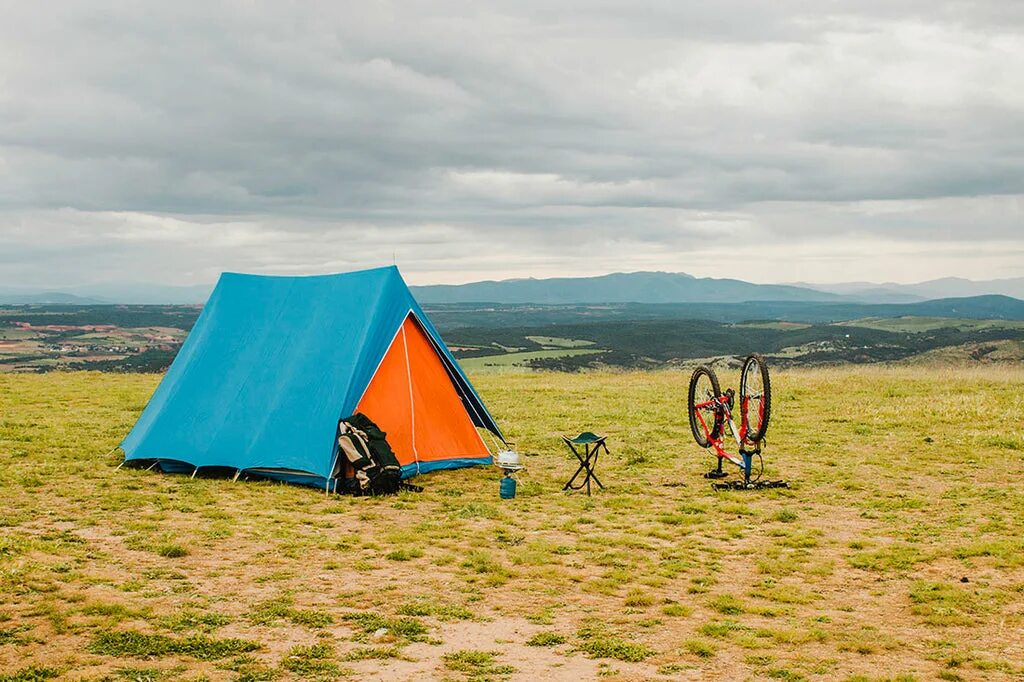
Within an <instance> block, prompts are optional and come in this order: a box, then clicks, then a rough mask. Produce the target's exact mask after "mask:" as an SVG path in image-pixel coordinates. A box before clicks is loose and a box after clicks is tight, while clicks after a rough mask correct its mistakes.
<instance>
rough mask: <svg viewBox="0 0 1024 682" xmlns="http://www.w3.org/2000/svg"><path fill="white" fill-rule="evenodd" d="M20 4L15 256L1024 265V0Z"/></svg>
mask: <svg viewBox="0 0 1024 682" xmlns="http://www.w3.org/2000/svg"><path fill="white" fill-rule="evenodd" d="M0 14H2V16H3V17H4V20H3V21H2V22H0V286H8V287H11V286H17V287H45V288H59V287H61V286H71V285H80V284H91V283H97V282H148V283H160V284H175V285H188V284H200V283H209V282H213V281H215V280H216V277H217V275H218V274H219V273H220V272H221V271H224V270H234V271H245V272H257V273H273V274H316V273H325V272H343V271H349V270H354V269H359V268H363V267H373V266H379V265H390V264H392V263H397V264H398V265H399V267H400V268H401V269H402V271H403V273H404V274H405V276H406V279H407V280H408V281H409V282H410V283H413V284H432V283H458V282H466V281H475V280H480V279H503V278H509V277H547V276H571V275H580V276H583V275H595V274H602V273H606V272H616V271H638V270H661V271H671V272H687V273H690V274H693V275H696V276H713V277H737V278H740V279H746V280H749V281H755V282H792V281H808V282H823V283H827V282H844V281H878V282H881V281H896V282H914V281H920V280H926V279H932V278H936V277H944V276H960V277H968V278H973V279H993V278H1003V277H1020V276H1024V124H1022V121H1024V7H1022V6H1021V3H1019V2H1017V1H1016V0H1006V1H1004V2H996V1H986V0H971V1H967V0H960V1H956V2H942V1H938V0H849V1H847V0H831V1H828V2H810V3H809V2H806V1H805V0H801V1H799V2H796V1H791V0H773V1H772V2H763V1H761V0H757V1H742V0H717V1H715V2H678V1H666V2H612V1H601V0H598V1H591V2H557V1H551V0H545V1H543V2H534V1H532V0H517V1H515V2H488V3H480V2H450V1H448V0H431V1H430V2H415V1H403V2H394V3H388V2H382V3H377V2H358V3H357V2H338V1H336V0H334V1H329V2H304V3H294V4H293V3H280V2H267V3H259V2H227V3H219V2H210V1H208V0H204V1H202V2H192V1H191V0H179V1H176V2H173V3H168V2H160V3H152V4H148V3H140V2H110V3H108V2H88V1H77V2H56V3H27V2H16V1H14V0H0Z"/></svg>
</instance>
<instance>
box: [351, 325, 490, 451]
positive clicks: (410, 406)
mask: <svg viewBox="0 0 1024 682" xmlns="http://www.w3.org/2000/svg"><path fill="white" fill-rule="evenodd" d="M356 411H358V412H362V413H363V414H365V415H366V416H367V417H369V418H370V419H372V420H373V421H374V422H376V423H377V425H378V426H380V428H381V429H383V430H384V431H385V432H386V433H387V434H388V443H389V444H390V445H391V448H392V449H393V450H394V451H395V455H396V456H397V457H398V461H399V462H400V463H401V464H402V466H407V465H410V464H414V463H416V462H419V463H421V464H422V463H424V462H437V461H439V460H446V459H459V458H480V457H489V456H490V452H489V451H488V450H487V445H486V444H484V441H483V439H482V438H481V437H480V434H479V433H478V432H477V430H476V427H475V426H473V422H472V420H471V419H470V417H469V414H468V413H467V412H466V408H465V406H464V405H463V403H462V400H461V399H460V398H459V394H458V393H457V392H456V391H455V386H454V385H453V384H452V380H451V378H450V377H449V376H448V372H447V371H446V370H445V367H444V364H442V362H441V358H440V357H438V354H437V351H436V350H435V349H434V346H433V345H432V344H431V342H430V339H429V338H428V337H427V335H426V332H424V331H423V329H422V328H420V325H419V323H417V322H416V319H415V318H414V317H413V316H412V315H409V316H408V317H406V318H405V322H404V323H403V324H402V327H401V329H399V331H398V334H397V335H396V336H395V339H394V341H392V342H391V347H390V348H388V352H387V353H386V354H385V355H384V359H383V360H382V361H381V363H380V367H378V368H377V373H376V374H375V375H374V376H373V379H371V380H370V385H369V386H368V387H367V388H366V392H365V393H364V394H363V397H362V399H361V400H360V401H359V405H358V406H357V407H356Z"/></svg>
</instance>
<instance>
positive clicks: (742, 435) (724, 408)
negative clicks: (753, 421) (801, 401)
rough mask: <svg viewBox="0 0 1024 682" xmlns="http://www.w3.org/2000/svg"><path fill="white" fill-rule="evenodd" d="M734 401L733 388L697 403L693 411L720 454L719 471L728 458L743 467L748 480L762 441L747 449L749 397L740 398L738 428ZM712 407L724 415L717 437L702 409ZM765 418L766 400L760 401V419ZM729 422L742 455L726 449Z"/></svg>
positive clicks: (718, 454) (716, 451)
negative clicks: (733, 405) (738, 455)
mask: <svg viewBox="0 0 1024 682" xmlns="http://www.w3.org/2000/svg"><path fill="white" fill-rule="evenodd" d="M732 401H733V393H732V389H729V390H728V391H726V393H725V394H723V395H720V396H715V397H714V398H712V399H711V400H706V401H704V402H702V403H697V404H695V405H694V406H693V411H694V413H695V414H696V415H697V421H699V422H700V426H701V428H702V429H704V436H705V437H706V438H707V440H708V443H710V444H711V446H712V447H713V448H714V449H715V454H716V455H717V456H718V471H719V472H721V471H722V460H723V459H727V460H729V461H730V462H732V463H733V464H735V465H736V466H738V467H740V468H741V469H743V475H744V478H745V479H746V480H749V479H750V467H751V464H752V462H753V456H754V455H756V454H758V453H760V452H761V445H760V443H753V446H754V449H753V450H747V449H746V448H745V447H744V445H745V444H746V443H747V442H748V441H747V434H748V433H749V432H750V426H749V424H747V404H748V401H749V398H741V399H740V403H741V404H740V426H739V428H738V429H737V428H736V423H735V422H734V421H733V420H732ZM707 408H711V409H712V410H714V412H715V413H720V414H721V415H722V426H721V429H720V431H719V434H718V436H717V437H715V436H714V435H713V434H712V432H711V429H709V428H708V425H707V422H705V421H704V415H702V414H701V410H703V409H707ZM763 419H764V402H763V401H758V420H759V421H760V420H763ZM726 424H728V426H729V432H730V433H731V434H732V437H733V439H735V441H736V446H737V447H738V448H739V454H740V457H735V456H733V455H731V454H729V452H728V451H727V450H726V449H725V438H724V435H725V434H724V433H723V432H724V431H725V426H726Z"/></svg>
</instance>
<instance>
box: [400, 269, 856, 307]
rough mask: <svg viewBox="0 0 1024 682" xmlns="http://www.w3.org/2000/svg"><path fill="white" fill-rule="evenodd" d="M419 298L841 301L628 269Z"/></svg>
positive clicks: (434, 289)
mask: <svg viewBox="0 0 1024 682" xmlns="http://www.w3.org/2000/svg"><path fill="white" fill-rule="evenodd" d="M411 288H412V291H413V294H414V295H415V296H416V299H417V300H419V301H420V303H423V304H437V303H502V304H527V303H535V304H548V305H552V304H553V305H560V304H573V303H578V304H599V303H742V302H744V301H769V300H770V301H840V300H842V297H841V296H839V295H837V294H833V293H829V292H823V291H817V290H814V289H808V288H803V287H797V286H788V285H780V284H752V283H750V282H743V281H741V280H738V279H714V278H711V277H703V278H697V277H692V276H690V275H687V274H684V273H671V272H629V273H615V274H611V275H602V276H600V277H555V278H551V279H508V280H502V281H488V282H473V283H470V284H440V285H433V286H419V287H411Z"/></svg>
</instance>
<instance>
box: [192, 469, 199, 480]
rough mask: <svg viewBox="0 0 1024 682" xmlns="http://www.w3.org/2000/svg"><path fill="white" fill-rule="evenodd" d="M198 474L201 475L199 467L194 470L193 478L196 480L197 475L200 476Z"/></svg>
mask: <svg viewBox="0 0 1024 682" xmlns="http://www.w3.org/2000/svg"><path fill="white" fill-rule="evenodd" d="M198 473H199V467H196V468H195V469H193V470H192V478H195V477H196V474H198Z"/></svg>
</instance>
